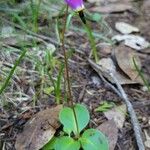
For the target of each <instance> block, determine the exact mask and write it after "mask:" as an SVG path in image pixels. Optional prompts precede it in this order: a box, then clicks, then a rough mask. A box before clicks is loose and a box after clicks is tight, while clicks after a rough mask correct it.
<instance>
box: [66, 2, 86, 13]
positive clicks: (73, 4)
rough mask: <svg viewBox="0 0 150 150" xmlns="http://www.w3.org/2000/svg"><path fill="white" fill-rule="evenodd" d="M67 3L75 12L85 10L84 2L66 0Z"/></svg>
mask: <svg viewBox="0 0 150 150" xmlns="http://www.w3.org/2000/svg"><path fill="white" fill-rule="evenodd" d="M65 2H66V3H67V4H68V5H69V6H70V7H71V8H72V9H73V10H75V11H81V10H83V9H84V4H83V0H65Z"/></svg>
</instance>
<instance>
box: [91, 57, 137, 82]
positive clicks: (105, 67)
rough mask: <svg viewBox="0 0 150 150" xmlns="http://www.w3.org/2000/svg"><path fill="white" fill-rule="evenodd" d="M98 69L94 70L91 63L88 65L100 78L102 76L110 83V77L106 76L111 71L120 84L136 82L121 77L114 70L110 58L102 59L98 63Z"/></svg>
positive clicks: (114, 67)
mask: <svg viewBox="0 0 150 150" xmlns="http://www.w3.org/2000/svg"><path fill="white" fill-rule="evenodd" d="M98 64H99V68H96V67H95V66H94V65H92V63H91V64H90V65H91V66H92V67H93V69H94V70H95V71H96V72H97V73H98V74H99V75H100V76H101V75H103V76H104V77H105V78H107V79H108V80H109V81H110V82H111V83H114V80H113V79H112V77H111V76H110V75H109V74H108V71H111V72H112V73H113V75H114V76H115V77H116V78H117V80H118V82H119V83H120V84H135V83H137V82H135V81H132V80H130V79H129V78H127V77H125V76H123V75H122V74H121V73H120V72H119V71H117V70H116V66H115V65H114V63H113V61H112V59H111V58H102V59H100V61H99V62H98Z"/></svg>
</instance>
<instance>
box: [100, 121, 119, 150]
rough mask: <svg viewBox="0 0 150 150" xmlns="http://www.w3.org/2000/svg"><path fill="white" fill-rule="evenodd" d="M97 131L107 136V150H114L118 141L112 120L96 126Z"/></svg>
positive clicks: (116, 130) (116, 129)
mask: <svg viewBox="0 0 150 150" xmlns="http://www.w3.org/2000/svg"><path fill="white" fill-rule="evenodd" d="M97 129H98V130H100V131H101V132H103V133H104V134H105V135H106V136H107V138H108V142H109V150H114V149H115V146H116V143H117V139H118V128H117V127H116V124H115V122H114V121H113V120H108V121H106V122H104V123H102V124H101V125H100V126H98V127H97Z"/></svg>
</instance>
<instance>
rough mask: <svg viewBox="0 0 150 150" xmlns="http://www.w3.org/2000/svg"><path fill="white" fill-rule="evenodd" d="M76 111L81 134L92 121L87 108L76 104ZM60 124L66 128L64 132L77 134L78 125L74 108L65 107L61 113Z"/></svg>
mask: <svg viewBox="0 0 150 150" xmlns="http://www.w3.org/2000/svg"><path fill="white" fill-rule="evenodd" d="M74 110H75V113H76V118H77V125H78V129H79V132H81V131H82V130H83V129H84V128H85V127H86V125H87V124H88V122H89V120H90V116H89V112H88V110H87V109H86V107H85V106H83V105H81V104H76V105H75V106H74ZM59 119H60V122H61V123H62V124H63V126H64V131H65V132H66V133H68V134H70V133H71V132H73V133H74V134H75V135H76V134H77V125H76V121H75V116H74V113H73V110H72V108H69V107H65V108H63V109H62V110H61V111H60V114H59Z"/></svg>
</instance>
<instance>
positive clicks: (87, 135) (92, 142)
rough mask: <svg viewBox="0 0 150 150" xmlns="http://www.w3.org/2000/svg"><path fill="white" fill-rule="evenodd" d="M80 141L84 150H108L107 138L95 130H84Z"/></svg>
mask: <svg viewBox="0 0 150 150" xmlns="http://www.w3.org/2000/svg"><path fill="white" fill-rule="evenodd" d="M80 141H81V146H82V148H83V149H84V150H109V146H108V141H107V138H106V137H105V136H104V134H102V133H101V132H100V131H98V130H96V129H88V130H86V131H85V132H84V133H83V135H82V137H81V138H80Z"/></svg>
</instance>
